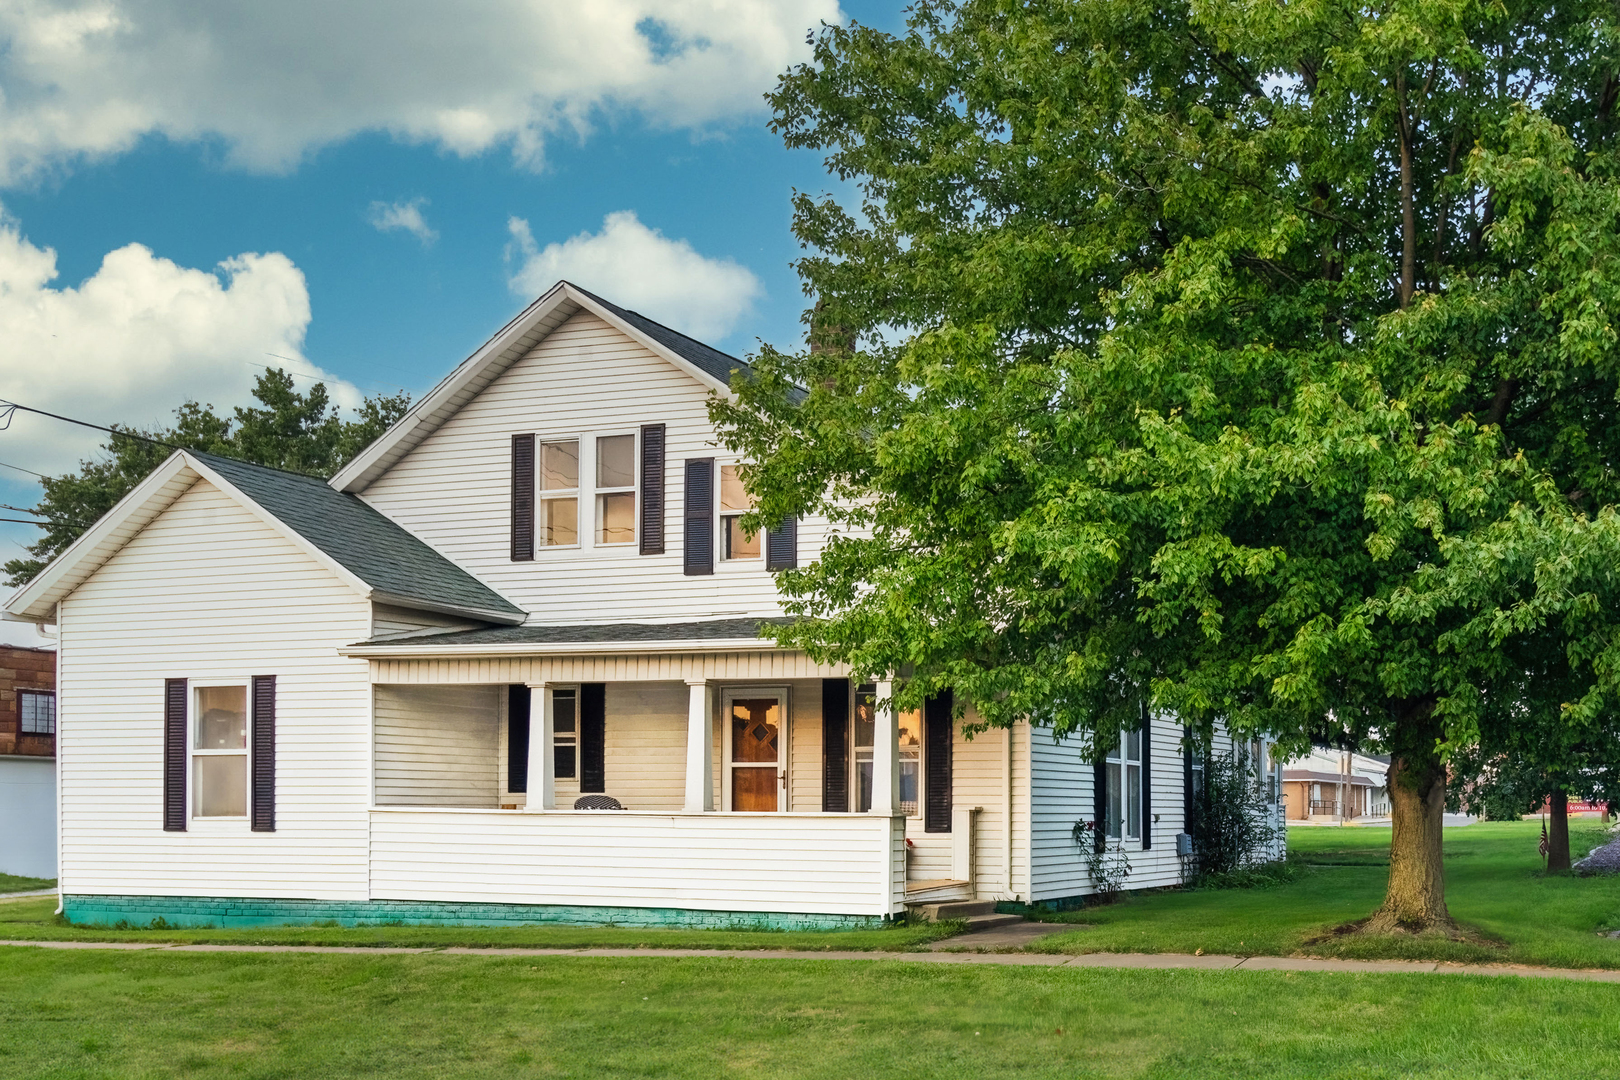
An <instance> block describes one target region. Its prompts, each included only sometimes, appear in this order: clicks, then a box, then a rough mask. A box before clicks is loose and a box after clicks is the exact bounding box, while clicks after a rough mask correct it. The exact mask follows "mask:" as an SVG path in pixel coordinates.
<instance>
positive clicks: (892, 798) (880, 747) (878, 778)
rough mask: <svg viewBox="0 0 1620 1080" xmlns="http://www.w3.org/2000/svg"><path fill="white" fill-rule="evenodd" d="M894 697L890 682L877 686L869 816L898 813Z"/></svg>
mask: <svg viewBox="0 0 1620 1080" xmlns="http://www.w3.org/2000/svg"><path fill="white" fill-rule="evenodd" d="M893 693H894V683H893V682H890V681H889V680H887V679H885V680H883V681H882V682H879V683H878V684H877V700H878V705H877V714H876V715H875V716H874V717H873V718H872V719H873V720H874V721H875V722H874V724H873V725H872V727H873V731H872V813H874V814H882V815H883V816H884V817H893V816H894V815H895V814H898V813H899V812H900V722H899V718H898V717H897V716H896V715H895V711H894V702H893V701H892V700H891V695H892V694H893Z"/></svg>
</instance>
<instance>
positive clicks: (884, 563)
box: [714, 0, 1620, 931]
mask: <svg viewBox="0 0 1620 1080" xmlns="http://www.w3.org/2000/svg"><path fill="white" fill-rule="evenodd" d="M1615 41H1616V14H1615V11H1614V9H1613V8H1612V6H1611V5H1608V4H1600V3H1569V4H1552V3H1542V4H1530V3H1524V4H1514V3H1508V4H1505V5H1504V4H1501V3H1492V4H1485V3H1476V2H1473V0H1389V2H1383V3H1377V4H1374V5H1371V6H1367V5H1355V4H1339V3H1332V2H1317V0H1305V2H1288V3H1283V2H1278V0H1244V2H1231V0H1213V2H1210V0H1202V2H1197V3H1192V4H1187V3H1176V2H1149V0H1018V2H1013V0H965V2H961V3H954V2H950V0H922V2H920V3H918V4H917V5H915V6H914V7H913V8H912V12H911V17H910V24H909V29H908V31H907V32H906V33H904V34H901V35H889V34H885V33H881V32H878V31H875V30H871V29H868V28H864V27H860V26H855V25H851V26H847V27H828V28H824V29H823V31H822V32H821V33H820V34H819V36H817V37H816V39H815V59H814V61H813V62H812V63H809V64H806V65H804V66H801V67H798V68H795V69H793V70H792V71H790V72H789V73H787V74H786V75H785V76H784V77H783V79H782V81H781V83H780V84H779V86H778V88H777V90H776V91H775V93H774V94H773V95H772V104H773V106H774V109H775V114H776V118H775V127H776V130H778V131H779V132H780V133H781V134H782V136H783V137H784V138H785V140H786V142H787V143H788V145H789V146H792V147H802V148H811V149H816V150H820V151H823V152H824V153H825V154H826V160H827V164H828V167H829V169H830V170H831V171H832V172H833V173H834V174H835V175H836V176H838V177H840V178H841V179H843V180H846V181H849V182H850V184H851V190H854V191H857V192H858V193H859V201H858V205H856V204H848V205H846V203H845V202H843V201H840V199H839V198H837V197H833V196H827V197H822V198H811V197H808V196H804V195H800V196H797V197H796V200H795V205H794V212H795V216H794V230H795V233H796V234H797V236H798V237H799V239H800V240H801V241H802V243H803V244H804V245H805V246H806V248H807V249H808V254H807V255H806V257H805V258H803V259H802V260H801V261H800V263H799V264H798V265H799V271H800V273H801V276H802V278H803V280H804V284H805V289H806V292H807V294H809V295H811V296H813V297H815V298H816V301H817V302H816V306H815V308H814V309H813V313H812V314H811V315H810V316H809V318H810V319H811V321H812V326H811V339H812V345H813V347H812V349H811V350H810V351H808V352H807V353H805V354H802V355H786V354H779V353H776V352H774V351H771V350H765V351H764V352H763V353H762V355H760V356H759V357H758V358H757V364H756V365H755V369H754V374H753V375H752V376H751V377H750V378H749V379H748V380H747V381H739V382H738V383H737V384H736V386H735V389H736V391H737V395H738V396H737V400H736V401H735V402H734V403H726V402H717V403H716V404H715V406H714V412H715V415H716V417H717V419H719V420H720V421H721V423H722V424H723V426H724V428H725V431H726V435H725V438H726V439H727V441H728V442H729V443H730V444H731V445H732V446H734V447H735V448H737V449H738V450H740V451H742V452H744V453H746V454H747V455H748V456H749V457H750V458H751V459H752V460H753V461H754V462H755V463H756V464H755V465H754V466H753V467H752V468H751V469H749V470H748V476H747V481H748V483H749V485H750V486H751V488H752V489H753V490H754V491H755V493H756V495H757V497H758V499H759V503H758V512H757V514H756V521H757V523H760V524H763V523H766V522H768V521H770V520H773V519H776V518H778V517H780V516H781V515H783V514H786V513H795V512H800V513H802V512H805V511H816V512H819V513H823V514H826V515H827V516H829V517H831V518H832V519H833V520H834V522H835V524H836V532H837V535H835V536H834V537H833V539H832V540H831V541H830V542H829V543H828V544H827V546H826V549H825V551H824V553H823V555H822V556H821V558H820V559H819V560H818V561H817V562H815V563H814V564H813V565H809V566H806V567H804V568H801V569H799V570H796V571H790V572H787V573H785V574H783V575H782V577H781V581H782V584H783V586H784V588H785V590H786V594H787V596H788V600H789V607H790V610H791V611H793V612H794V613H795V614H797V615H799V616H801V617H802V618H801V619H800V620H799V621H798V622H797V623H796V624H795V625H793V626H791V627H789V628H787V629H785V630H784V631H782V638H783V640H785V641H787V642H789V643H792V644H796V645H799V646H802V647H804V648H806V649H808V650H809V651H810V652H811V653H812V654H814V655H816V656H819V657H824V658H829V659H836V660H839V661H842V662H845V663H849V664H851V665H853V666H854V667H855V668H856V669H857V670H860V671H863V672H869V673H876V672H884V671H898V672H904V673H907V674H908V675H909V678H908V679H907V680H906V681H904V682H903V684H902V687H901V689H900V690H899V694H900V696H901V700H902V702H903V703H912V704H914V703H915V702H916V701H918V700H920V699H921V698H922V697H923V696H925V695H927V694H929V693H931V692H933V691H934V690H937V689H939V688H941V687H943V686H946V685H950V686H954V687H955V688H956V689H957V691H958V693H959V694H961V695H962V696H964V697H966V698H968V699H971V700H972V701H973V702H974V704H975V706H976V708H977V711H978V712H979V713H980V715H982V716H983V717H984V719H985V721H986V722H987V723H988V724H991V725H1005V724H1009V723H1012V722H1014V721H1015V720H1016V719H1018V718H1020V717H1030V718H1033V720H1034V721H1035V722H1036V723H1038V724H1041V725H1046V726H1050V727H1051V728H1052V729H1053V730H1054V732H1055V733H1057V734H1059V735H1064V736H1068V737H1072V738H1076V739H1079V740H1080V741H1081V742H1082V744H1086V745H1089V746H1091V747H1092V748H1093V749H1099V748H1101V747H1102V746H1104V745H1106V744H1107V743H1108V742H1110V741H1111V740H1112V739H1113V738H1115V737H1116V735H1115V733H1117V732H1118V731H1119V729H1120V728H1121V727H1125V726H1130V725H1132V724H1134V723H1135V718H1136V717H1137V716H1138V715H1139V709H1140V704H1141V702H1142V701H1143V700H1144V699H1147V700H1151V701H1152V702H1153V703H1154V704H1155V705H1156V706H1158V707H1161V708H1168V709H1172V710H1175V711H1176V712H1177V713H1179V714H1180V715H1181V716H1182V717H1184V718H1186V719H1187V720H1188V721H1189V722H1191V723H1196V724H1202V725H1208V724H1209V723H1212V722H1213V721H1214V720H1216V719H1219V720H1221V721H1223V722H1225V723H1226V724H1228V725H1230V726H1231V727H1232V728H1233V729H1234V730H1235V731H1237V732H1240V733H1247V732H1253V731H1266V732H1271V733H1274V734H1277V735H1279V736H1281V737H1282V739H1283V742H1284V748H1285V749H1301V748H1303V747H1304V745H1305V744H1306V743H1307V742H1308V741H1310V740H1312V739H1324V738H1334V739H1337V740H1351V741H1356V742H1360V743H1362V744H1364V745H1368V746H1370V747H1373V748H1381V749H1385V750H1387V751H1388V752H1390V753H1391V754H1392V755H1393V766H1392V774H1393V778H1394V784H1393V785H1392V803H1393V811H1394V828H1393V829H1392V848H1391V872H1390V881H1389V889H1388V894H1387V897H1386V900H1385V903H1384V905H1383V906H1382V907H1381V908H1380V909H1379V911H1378V912H1376V913H1375V914H1374V915H1373V917H1372V918H1371V919H1369V920H1368V921H1367V923H1366V926H1367V928H1368V929H1369V930H1372V931H1392V930H1397V929H1407V930H1423V929H1430V928H1445V927H1449V926H1450V917H1449V914H1448V912H1447V910H1446V906H1445V898H1444V886H1443V875H1442V864H1441V814H1442V810H1443V806H1444V796H1445V765H1444V759H1445V755H1446V753H1447V752H1448V751H1449V750H1450V749H1452V748H1454V747H1456V746H1460V745H1467V744H1471V743H1472V742H1474V741H1476V740H1477V737H1478V734H1479V730H1480V727H1479V725H1480V718H1481V715H1482V711H1481V709H1482V706H1481V703H1482V701H1484V700H1485V695H1486V694H1487V693H1488V692H1489V691H1490V689H1491V687H1492V685H1493V684H1494V681H1498V680H1502V679H1504V678H1510V677H1511V676H1512V674H1513V673H1511V672H1508V671H1506V670H1505V667H1504V662H1503V661H1502V657H1501V652H1500V650H1499V649H1497V648H1496V646H1497V645H1499V644H1500V643H1501V642H1502V641H1504V640H1505V639H1507V638H1509V637H1513V636H1514V635H1517V636H1519V637H1525V636H1534V635H1540V640H1542V642H1543V647H1547V648H1558V649H1564V650H1565V651H1566V652H1567V653H1568V655H1570V656H1571V657H1572V661H1571V662H1572V663H1573V664H1574V665H1575V666H1576V668H1577V669H1578V670H1579V671H1580V673H1581V674H1582V676H1583V677H1586V678H1589V679H1590V680H1591V681H1592V685H1593V687H1594V689H1591V691H1590V693H1589V694H1588V695H1587V697H1586V698H1583V699H1582V701H1583V702H1584V706H1583V707H1586V708H1589V709H1590V708H1597V707H1599V699H1600V698H1601V696H1602V693H1603V685H1606V684H1605V680H1606V679H1610V678H1611V673H1612V671H1613V669H1615V668H1620V665H1616V664H1606V663H1605V662H1604V661H1603V659H1602V658H1603V657H1604V656H1606V655H1608V650H1609V645H1608V642H1609V641H1611V640H1613V638H1605V637H1604V636H1603V635H1604V634H1605V633H1608V629H1607V627H1606V625H1605V624H1604V620H1603V618H1602V617H1601V616H1599V615H1594V614H1593V613H1592V612H1593V610H1594V608H1599V607H1601V606H1602V605H1601V604H1597V603H1594V602H1593V600H1592V597H1593V596H1594V595H1595V594H1594V589H1598V590H1599V591H1601V588H1600V587H1601V585H1602V583H1601V582H1599V583H1598V585H1593V584H1592V582H1591V581H1590V580H1589V579H1590V577H1591V575H1590V574H1589V573H1587V571H1588V570H1591V569H1592V568H1593V567H1596V566H1597V565H1599V564H1600V563H1601V562H1602V560H1601V559H1598V558H1590V557H1586V556H1583V558H1584V561H1582V560H1581V559H1577V560H1575V561H1574V562H1573V563H1571V564H1569V565H1570V566H1571V567H1572V568H1571V569H1569V570H1568V573H1567V574H1566V575H1565V579H1564V580H1563V585H1562V587H1560V588H1556V589H1551V590H1548V589H1543V588H1542V584H1543V582H1544V580H1545V579H1546V576H1547V575H1546V574H1544V573H1543V567H1544V564H1545V563H1546V562H1547V560H1548V559H1555V560H1556V556H1557V553H1558V552H1560V551H1562V552H1565V553H1566V554H1567V552H1568V551H1570V550H1579V551H1581V552H1584V553H1586V554H1587V555H1588V556H1589V555H1590V553H1591V552H1593V551H1594V550H1597V549H1600V548H1602V547H1603V546H1604V545H1605V544H1607V545H1609V547H1608V550H1609V551H1611V552H1613V551H1620V544H1617V543H1616V542H1615V539H1614V536H1613V529H1612V528H1609V527H1608V526H1605V525H1604V524H1603V522H1604V521H1605V520H1607V519H1606V518H1605V517H1604V515H1605V514H1606V513H1607V511H1606V510H1605V509H1604V508H1606V507H1608V506H1610V505H1611V504H1612V503H1614V502H1615V501H1616V500H1615V494H1616V478H1615V475H1614V471H1613V467H1612V462H1613V460H1614V451H1615V435H1616V431H1615V419H1614V402H1615V394H1616V389H1617V382H1616V361H1617V359H1620V351H1617V348H1616V329H1615V328H1616V318H1615V313H1616V311H1617V304H1616V301H1617V299H1620V297H1617V295H1616V292H1617V289H1620V266H1617V254H1620V240H1617V235H1620V230H1617V229H1616V225H1617V224H1620V221H1617V213H1620V199H1617V191H1620V189H1617V186H1616V183H1615V180H1614V164H1615V154H1614V149H1613V127H1614V120H1613V117H1612V115H1611V113H1612V106H1613V104H1614V100H1615V97H1616V87H1617V81H1616V62H1615ZM856 346H858V348H857V347H856ZM794 387H802V388H807V393H805V394H800V393H797V392H795V391H794V389H793V388H794ZM1611 524H1612V523H1611ZM1581 598H1584V600H1583V599H1581ZM1577 601H1578V602H1577ZM1583 605H1584V606H1583ZM1572 606H1573V608H1579V611H1573V610H1572ZM1553 639H1556V640H1553ZM1549 640H1552V644H1547V642H1548V641H1549Z"/></svg>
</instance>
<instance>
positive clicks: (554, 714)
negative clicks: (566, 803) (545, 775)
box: [551, 688, 579, 780]
mask: <svg viewBox="0 0 1620 1080" xmlns="http://www.w3.org/2000/svg"><path fill="white" fill-rule="evenodd" d="M551 760H552V763H553V768H554V769H555V772H553V773H552V775H553V776H555V777H556V778H557V779H559V780H572V779H574V778H575V777H577V776H578V775H579V692H578V691H577V690H575V689H573V688H569V689H567V690H553V691H552V692H551Z"/></svg>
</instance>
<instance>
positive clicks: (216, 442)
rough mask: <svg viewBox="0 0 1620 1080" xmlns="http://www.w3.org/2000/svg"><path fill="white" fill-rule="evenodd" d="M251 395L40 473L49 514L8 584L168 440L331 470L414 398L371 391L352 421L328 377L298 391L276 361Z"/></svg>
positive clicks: (136, 475)
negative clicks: (337, 404)
mask: <svg viewBox="0 0 1620 1080" xmlns="http://www.w3.org/2000/svg"><path fill="white" fill-rule="evenodd" d="M253 397H254V398H255V399H256V400H257V401H258V402H259V405H258V406H250V407H247V408H242V407H237V408H236V409H234V410H233V415H232V416H231V417H229V418H226V417H221V416H219V415H218V414H217V413H215V412H214V407H213V406H212V405H199V404H198V403H197V402H195V401H187V402H185V403H184V404H182V405H181V406H180V407H179V408H178V409H176V410H175V424H174V426H173V427H171V428H167V429H159V430H152V431H142V430H138V429H135V428H129V429H127V430H128V432H129V434H122V433H116V432H115V433H114V434H113V435H112V436H111V437H110V438H108V440H107V441H106V442H105V443H104V444H102V450H103V451H104V452H105V456H103V457H100V458H97V459H95V460H92V461H85V462H81V463H80V465H79V471H78V472H74V473H64V474H62V475H61V476H47V477H44V478H42V479H41V480H40V485H41V487H43V489H44V493H43V495H42V496H41V497H40V500H39V502H38V503H37V504H36V505H35V507H34V512H35V513H36V514H38V515H40V517H41V518H43V519H44V523H43V524H42V526H41V528H42V529H43V530H44V532H43V534H42V535H41V537H40V539H39V540H38V541H36V542H35V543H33V544H31V545H29V547H28V553H29V555H31V556H32V558H28V559H12V560H10V561H8V562H7V563H6V564H5V572H6V575H7V583H8V584H10V585H14V586H16V585H23V584H26V583H27V582H29V581H31V580H33V577H34V575H36V574H38V573H39V572H40V571H41V570H43V569H44V568H45V567H46V565H47V564H49V562H50V561H51V560H52V559H54V558H56V556H57V555H59V554H60V553H61V552H62V550H63V549H64V548H66V547H67V546H68V545H69V544H71V543H73V541H74V540H77V539H78V538H79V534H80V533H82V532H83V531H84V527H85V526H88V525H91V524H94V523H95V521H96V519H97V518H99V517H101V515H102V514H105V513H106V512H107V511H108V510H110V509H112V507H113V505H114V504H116V503H117V502H118V500H119V499H121V498H123V497H124V495H125V494H127V493H128V492H129V490H130V489H131V488H133V487H134V486H135V485H136V484H138V483H140V482H141V481H142V480H143V479H145V477H146V475H147V474H148V473H150V472H151V471H152V470H153V469H155V468H156V467H157V466H158V465H159V464H160V463H162V462H163V460H164V459H165V458H167V457H168V456H169V455H170V454H172V453H173V452H174V451H173V450H172V449H171V447H175V446H178V447H183V448H185V449H187V450H200V451H202V452H204V453H209V454H218V455H220V456H221V457H231V458H239V459H241V460H243V461H251V462H253V463H255V464H257V465H269V466H271V467H272V468H277V469H286V470H287V471H289V472H297V473H304V474H305V475H308V476H320V477H329V476H331V475H332V474H333V473H335V472H337V470H338V469H340V468H342V467H343V466H344V464H346V463H347V462H348V461H349V460H350V459H352V458H353V457H354V456H355V455H356V454H358V453H359V452H360V451H361V450H363V449H365V448H366V447H367V446H369V445H370V444H371V442H372V441H373V440H374V439H376V438H377V436H379V435H381V434H382V433H383V432H384V431H386V430H387V429H388V427H389V426H390V425H391V424H393V422H394V421H395V420H398V419H399V418H400V417H401V416H403V415H405V410H406V409H407V408H409V407H410V395H408V394H404V393H400V394H396V395H393V396H376V397H368V398H366V399H365V402H364V403H363V404H362V405H361V407H360V410H359V413H358V415H357V416H356V417H355V418H354V419H352V420H347V419H344V418H343V417H342V416H341V415H340V414H339V413H338V411H337V409H336V408H334V407H333V405H332V401H331V397H330V395H329V394H328V393H327V390H326V384H324V383H316V384H315V385H314V386H313V387H311V388H310V390H309V392H308V393H305V394H300V393H299V392H298V391H297V390H295V389H294V388H293V381H292V376H290V375H288V374H287V373H286V372H285V371H282V370H280V369H279V368H277V369H272V370H270V371H267V372H266V373H265V374H263V375H261V376H259V378H258V380H257V382H256V383H255V384H254V387H253ZM148 440H155V441H148ZM165 443H166V444H168V445H161V444H165Z"/></svg>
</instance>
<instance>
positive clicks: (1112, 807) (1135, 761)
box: [1104, 729, 1142, 840]
mask: <svg viewBox="0 0 1620 1080" xmlns="http://www.w3.org/2000/svg"><path fill="white" fill-rule="evenodd" d="M1104 766H1105V768H1104V771H1105V772H1106V774H1107V777H1108V800H1107V810H1108V836H1109V838H1110V839H1113V840H1140V839H1141V838H1142V732H1141V730H1140V729H1138V730H1135V731H1125V732H1121V733H1120V739H1119V743H1118V745H1116V746H1115V747H1114V748H1113V749H1112V750H1110V751H1109V752H1108V757H1107V759H1106V760H1105V762H1104Z"/></svg>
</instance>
